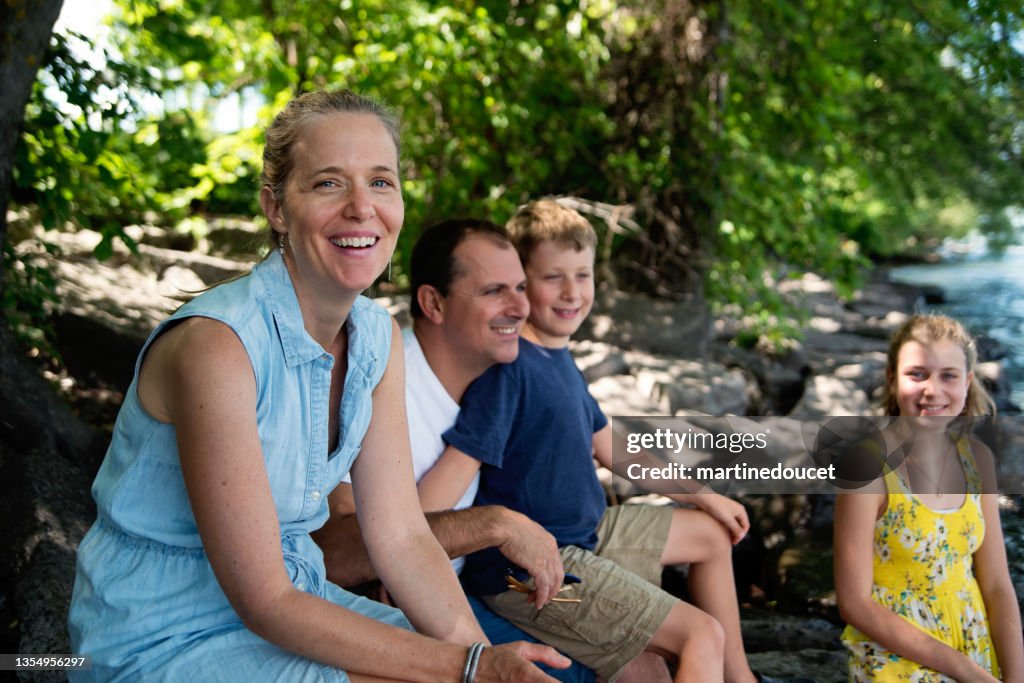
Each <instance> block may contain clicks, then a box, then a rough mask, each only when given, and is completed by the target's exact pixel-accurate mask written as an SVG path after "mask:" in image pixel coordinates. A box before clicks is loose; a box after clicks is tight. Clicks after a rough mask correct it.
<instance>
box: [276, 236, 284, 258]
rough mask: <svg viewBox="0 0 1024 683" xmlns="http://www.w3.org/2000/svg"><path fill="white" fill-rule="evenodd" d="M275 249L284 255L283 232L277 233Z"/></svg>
mask: <svg viewBox="0 0 1024 683" xmlns="http://www.w3.org/2000/svg"><path fill="white" fill-rule="evenodd" d="M277 251H278V253H279V254H281V256H284V233H283V232H279V233H277Z"/></svg>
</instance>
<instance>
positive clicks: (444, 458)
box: [416, 446, 480, 512]
mask: <svg viewBox="0 0 1024 683" xmlns="http://www.w3.org/2000/svg"><path fill="white" fill-rule="evenodd" d="M479 471H480V461H479V460H477V459H476V458H474V457H473V456H471V455H467V454H466V453H463V452H462V451H460V450H459V449H458V448H455V446H446V447H445V449H444V452H443V453H442V454H441V457H440V458H438V460H437V462H435V463H434V466H433V467H431V468H430V469H429V470H427V471H426V472H425V473H424V475H423V476H422V477H421V478H420V481H419V484H417V486H416V488H417V489H418V490H419V495H420V505H422V506H423V511H424V512H435V511H437V510H450V509H452V508H453V507H455V504H456V503H458V502H459V499H460V498H462V496H463V494H465V493H466V489H468V488H469V485H470V484H472V483H473V477H475V476H476V473H477V472H479Z"/></svg>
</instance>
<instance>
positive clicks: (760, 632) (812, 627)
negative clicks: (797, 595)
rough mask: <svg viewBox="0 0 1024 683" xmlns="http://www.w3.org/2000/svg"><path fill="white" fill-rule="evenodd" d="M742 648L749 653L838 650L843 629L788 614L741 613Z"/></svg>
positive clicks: (823, 621)
mask: <svg viewBox="0 0 1024 683" xmlns="http://www.w3.org/2000/svg"><path fill="white" fill-rule="evenodd" d="M742 625H743V647H744V648H745V649H746V650H747V652H748V653H753V652H764V651H766V650H785V651H794V650H803V649H812V650H835V649H838V648H839V647H841V645H840V642H839V635H840V633H842V629H841V628H840V627H838V626H836V625H835V624H833V623H831V622H829V621H826V620H824V619H802V618H799V617H793V616H789V615H782V614H776V613H774V612H770V613H759V612H757V611H750V612H747V613H745V614H743V622H742Z"/></svg>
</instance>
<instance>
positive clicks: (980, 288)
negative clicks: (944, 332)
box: [891, 246, 1024, 407]
mask: <svg viewBox="0 0 1024 683" xmlns="http://www.w3.org/2000/svg"><path fill="white" fill-rule="evenodd" d="M978 251H981V253H982V254H983V255H981V256H978V257H973V258H972V257H970V256H968V257H960V258H952V257H951V258H947V259H946V260H944V261H943V262H940V263H936V264H927V265H913V266H901V267H899V268H895V269H893V270H892V275H891V277H892V279H893V280H894V281H896V282H904V283H907V284H912V285H935V286H937V287H940V288H941V289H942V290H943V291H944V292H945V294H946V301H945V303H943V304H938V305H928V306H925V310H926V311H928V312H941V313H946V314H948V315H950V316H953V317H955V318H957V319H958V320H960V321H961V322H963V323H964V324H965V325H967V328H968V329H969V330H970V331H971V332H972V333H973V334H984V335H987V336H989V337H991V338H993V339H995V340H996V341H998V342H999V343H1000V344H1002V345H1003V346H1004V347H1005V348H1006V350H1007V353H1008V356H1007V357H1006V358H1005V359H1003V365H1004V367H1005V368H1006V373H1007V378H1008V379H1009V380H1010V382H1011V385H1012V386H1013V402H1014V403H1016V404H1017V405H1018V406H1021V407H1024V246H1016V247H1010V248H1009V249H1008V250H1007V251H1006V253H1004V254H1003V255H1002V256H993V255H988V254H984V252H983V247H982V249H980V250H978ZM978 251H975V253H978Z"/></svg>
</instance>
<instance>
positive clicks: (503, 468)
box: [419, 200, 771, 683]
mask: <svg viewBox="0 0 1024 683" xmlns="http://www.w3.org/2000/svg"><path fill="white" fill-rule="evenodd" d="M506 227H507V228H508V231H509V234H510V236H511V237H512V240H513V243H514V244H515V245H516V248H517V250H518V251H519V255H520V258H521V259H522V260H523V266H524V269H525V271H526V277H527V284H526V293H527V298H528V299H529V302H530V314H529V317H528V319H527V322H526V324H525V325H524V327H523V332H522V337H521V339H520V350H519V356H518V358H517V359H516V360H515V361H514V362H512V363H508V364H502V365H497V366H494V367H492V368H491V369H490V370H488V371H487V372H486V373H484V374H483V375H482V376H481V377H480V379H478V380H477V381H476V382H475V383H474V384H473V385H471V386H470V388H469V389H468V390H467V392H466V394H465V396H464V398H463V402H462V411H461V413H460V415H459V419H458V421H457V422H456V424H455V426H454V427H452V428H451V429H450V430H448V431H447V432H446V433H445V434H444V439H445V441H446V442H447V443H448V447H447V448H446V450H445V453H444V454H443V455H442V457H441V459H440V460H439V461H438V463H437V464H436V465H435V466H434V468H433V469H432V470H431V471H430V472H428V473H427V474H426V475H425V476H424V477H423V479H422V480H421V482H420V485H419V486H420V499H421V502H422V503H423V507H424V510H436V509H444V508H447V507H450V506H451V504H452V503H454V498H457V496H458V494H459V493H460V492H461V491H463V490H465V488H466V485H467V484H468V482H469V481H470V480H471V479H472V478H473V476H474V475H475V473H476V472H477V470H479V471H480V489H479V491H478V493H477V498H476V503H475V504H476V505H488V504H502V505H505V506H507V507H509V508H511V509H514V510H517V511H519V512H521V513H523V514H525V515H526V516H528V517H530V518H531V519H533V520H534V521H535V522H537V523H538V524H540V525H541V526H543V527H544V528H546V529H547V530H548V531H549V532H551V534H552V535H553V536H554V537H555V538H556V540H557V541H558V545H559V548H560V551H561V552H560V554H561V558H562V561H563V564H564V568H565V571H566V572H570V573H571V574H572V575H573V576H572V578H573V579H576V578H577V577H578V578H579V579H580V583H570V584H566V585H565V586H562V587H559V586H557V585H556V586H536V587H535V589H534V590H533V591H532V592H531V593H530V595H529V596H527V595H524V594H523V593H521V592H517V590H519V589H524V590H527V591H529V590H530V589H529V588H528V587H524V585H523V584H522V583H518V584H517V583H516V582H517V581H520V580H521V579H528V577H526V576H522V575H519V574H516V573H515V569H516V568H512V570H513V576H512V579H507V578H506V572H507V570H508V569H509V564H508V560H507V559H505V558H503V557H502V556H501V554H500V553H497V552H492V551H491V550H485V551H481V552H478V553H474V554H472V555H470V556H469V557H468V559H467V563H466V567H465V569H464V570H463V582H464V584H465V585H466V587H467V590H468V591H469V592H471V593H476V594H478V595H480V596H481V597H482V598H483V600H484V601H485V602H486V603H487V604H488V605H490V606H491V607H492V609H494V610H495V611H496V612H497V613H499V614H501V615H502V616H504V617H505V618H506V619H508V620H509V621H511V622H512V623H514V624H516V625H517V626H519V627H520V628H522V629H523V630H524V631H526V632H528V633H530V634H531V635H534V636H535V637H537V638H538V639H540V640H541V641H543V642H545V643H547V644H549V645H552V646H554V647H557V648H558V649H560V650H562V651H564V652H566V653H567V654H569V655H570V656H571V657H573V658H574V659H577V660H578V661H580V662H583V663H584V664H586V665H587V666H589V667H590V668H592V669H594V670H595V672H597V673H598V675H599V676H601V677H602V678H603V679H604V680H606V681H614V680H615V678H616V677H617V676H618V675H619V673H620V672H621V670H622V668H623V667H624V666H625V664H626V663H628V662H629V661H630V660H631V659H633V658H634V657H635V656H636V655H638V654H639V653H640V652H642V651H643V650H645V649H646V650H651V651H654V652H657V653H659V654H663V655H667V656H669V657H670V658H672V659H677V660H678V661H679V667H678V672H677V674H676V678H675V680H676V681H677V682H679V681H683V680H687V681H689V680H700V681H722V680H726V681H730V682H731V683H732V682H735V683H740V682H742V683H753V682H754V681H757V680H765V681H769V680H771V679H768V678H763V677H759V676H756V675H755V674H754V673H753V672H751V670H750V668H749V667H748V666H747V662H746V655H745V653H744V651H743V644H742V640H741V636H740V625H739V608H738V605H737V600H736V593H735V588H734V584H733V574H732V557H731V544H732V543H735V542H737V541H739V540H740V539H741V538H742V537H743V535H744V534H745V533H746V531H747V529H748V526H749V522H748V520H747V516H746V512H745V510H744V509H743V507H742V505H740V504H739V503H737V502H735V501H732V500H729V499H728V498H725V497H724V496H719V495H717V494H700V495H682V494H678V495H673V496H670V497H671V498H673V499H674V500H676V501H678V502H682V503H690V504H693V505H696V506H697V508H699V509H696V510H694V509H673V508H670V507H655V506H645V505H625V506H617V507H613V508H610V509H606V504H605V499H604V492H603V490H602V488H601V486H600V483H599V482H598V479H597V475H596V473H595V471H594V466H593V460H592V457H591V456H592V455H593V456H594V457H596V458H597V460H598V461H599V462H600V463H601V464H602V465H604V466H606V467H610V466H611V456H612V453H611V450H612V449H611V446H612V438H611V427H610V425H609V424H608V420H607V418H606V417H605V416H604V415H603V414H602V413H601V410H600V408H599V407H598V405H597V402H596V401H595V400H594V399H593V397H591V396H590V394H589V392H588V390H587V386H586V382H585V380H584V379H583V376H582V374H581V373H580V371H579V370H578V368H577V367H576V365H575V363H574V361H573V359H572V356H571V355H570V352H569V349H568V344H569V339H570V337H571V336H572V335H573V334H574V333H575V332H576V330H577V329H578V328H579V326H580V324H581V323H582V322H583V320H584V319H585V318H586V316H587V315H588V314H589V312H590V309H591V306H592V304H593V299H594V277H593V271H594V249H595V245H596V241H597V240H596V235H595V234H594V231H593V228H592V227H591V226H590V224H589V223H588V222H587V220H586V219H584V218H583V217H582V216H580V215H579V214H578V213H576V212H575V211H573V210H571V209H568V208H565V207H562V206H561V205H559V204H557V203H556V202H554V201H550V200H542V201H538V202H533V203H531V204H528V205H527V206H526V207H524V208H523V209H521V210H520V211H519V212H518V213H517V214H516V215H515V216H514V217H513V218H512V219H511V220H510V221H509V223H508V225H507V226H506ZM679 563H691V568H690V578H689V581H690V592H691V594H692V595H693V596H694V601H695V605H696V606H693V605H688V604H686V603H683V602H681V601H680V600H678V599H676V598H675V597H673V596H671V595H669V594H668V593H666V592H664V591H662V590H661V589H660V588H658V586H657V584H658V583H659V582H660V577H661V568H662V566H663V565H668V564H679ZM510 585H512V586H514V588H513V590H509V587H510Z"/></svg>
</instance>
